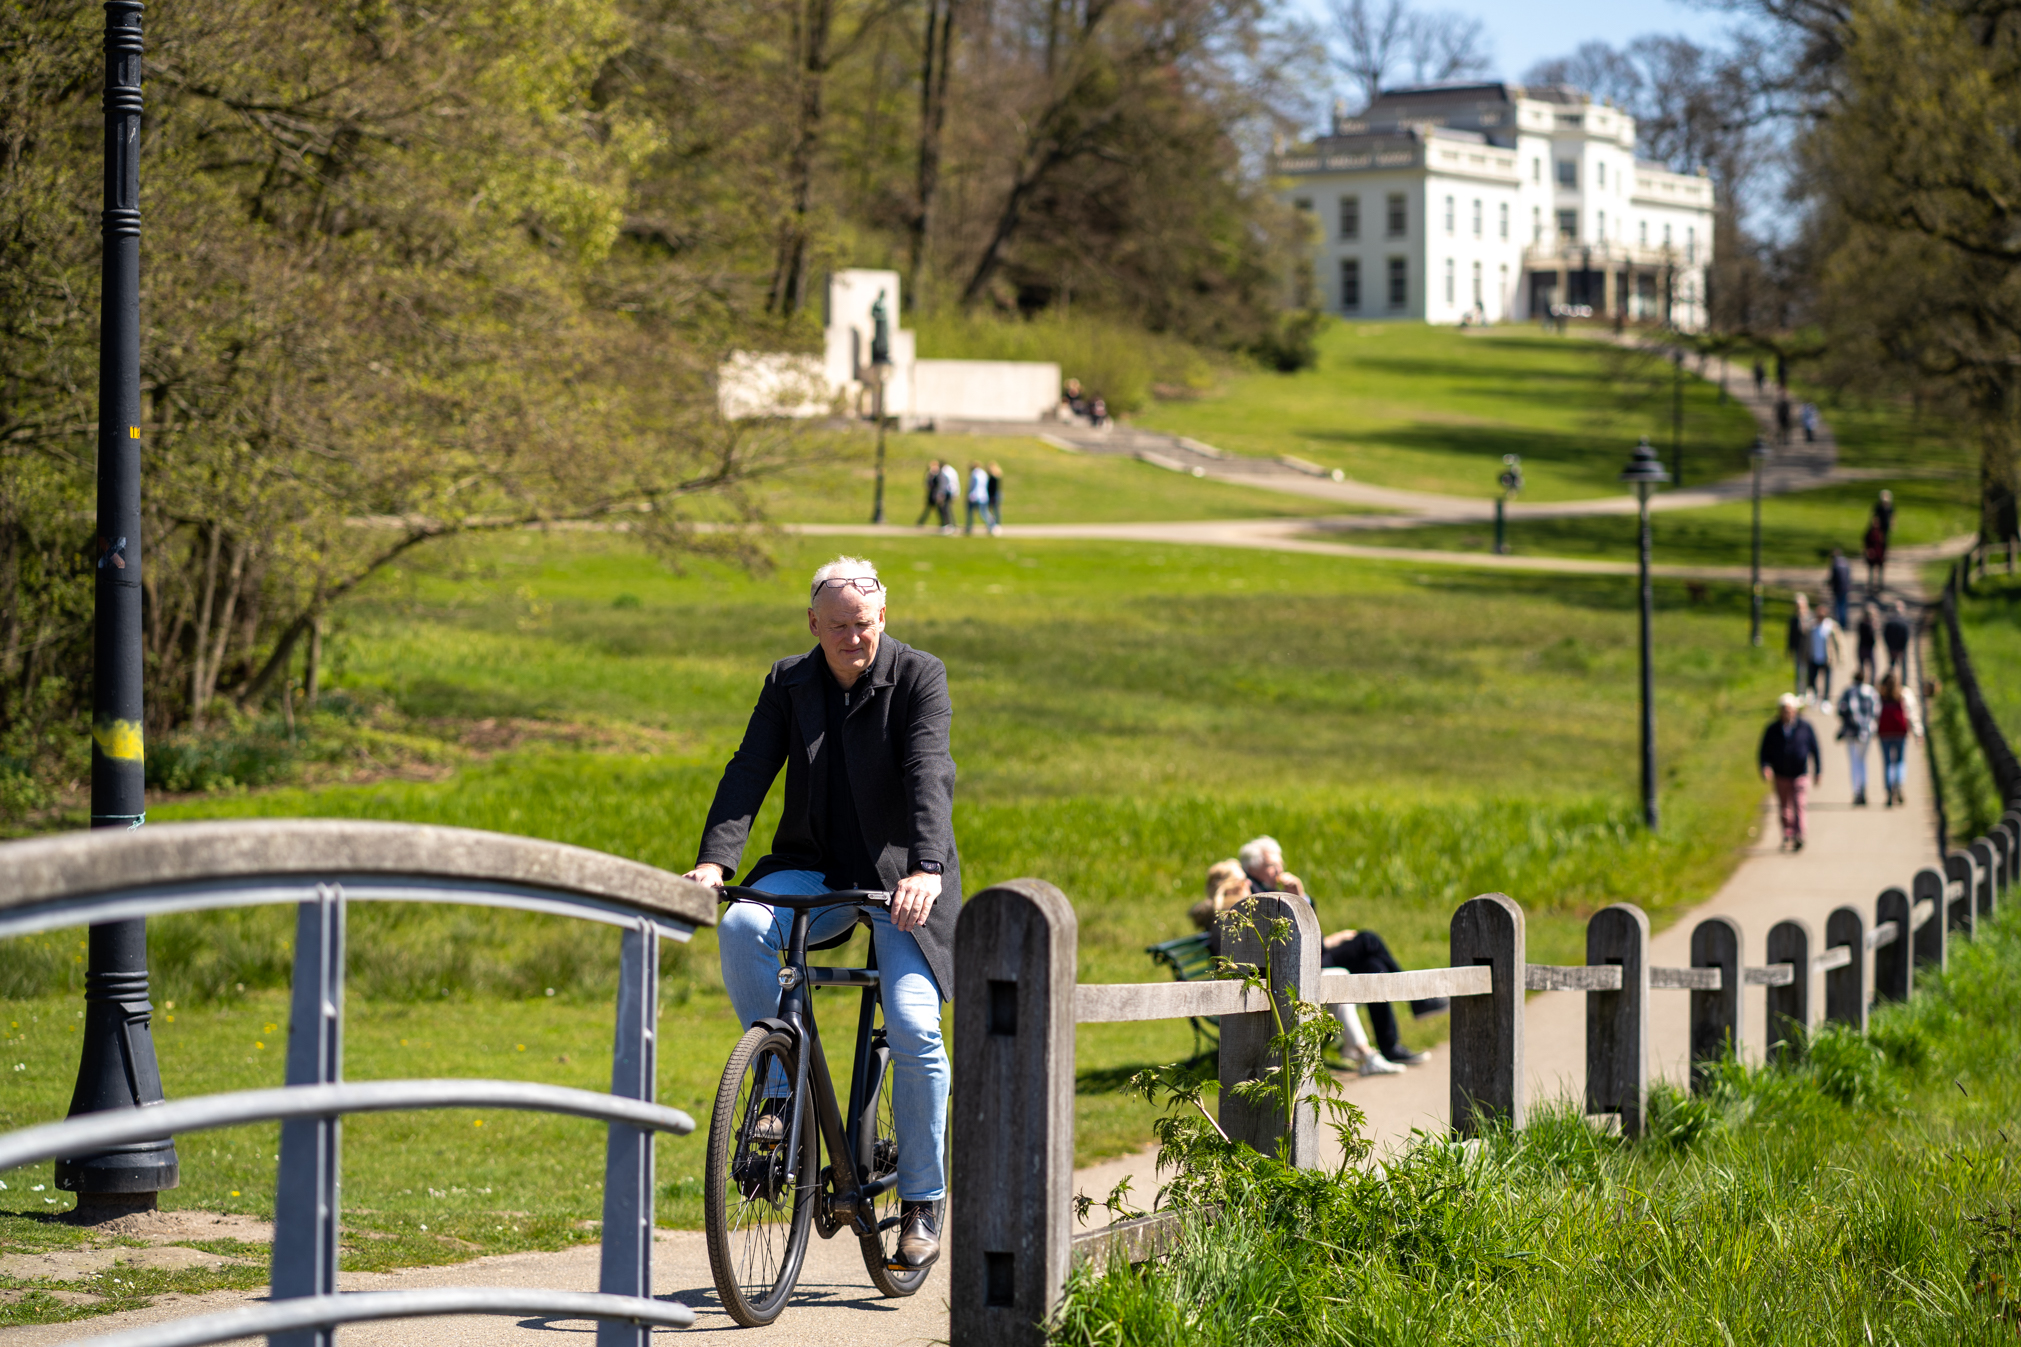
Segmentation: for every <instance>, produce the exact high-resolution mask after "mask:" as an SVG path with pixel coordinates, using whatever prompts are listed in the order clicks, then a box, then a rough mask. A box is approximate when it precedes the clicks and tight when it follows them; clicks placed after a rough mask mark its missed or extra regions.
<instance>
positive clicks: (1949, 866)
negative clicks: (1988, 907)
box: [1944, 851, 1979, 939]
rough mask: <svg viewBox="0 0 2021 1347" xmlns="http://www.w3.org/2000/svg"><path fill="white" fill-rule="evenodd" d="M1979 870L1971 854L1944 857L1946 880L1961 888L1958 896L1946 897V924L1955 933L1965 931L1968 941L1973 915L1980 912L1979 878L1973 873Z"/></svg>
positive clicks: (1961, 853) (1959, 853) (1964, 853)
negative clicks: (1978, 896)
mask: <svg viewBox="0 0 2021 1347" xmlns="http://www.w3.org/2000/svg"><path fill="white" fill-rule="evenodd" d="M1978 868H1979V867H1978V866H1977V865H1976V864H1974V863H1973V860H1972V856H1971V853H1970V852H1965V851H1953V852H1949V853H1947V854H1946V855H1945V857H1944V878H1945V879H1948V880H1950V881H1951V882H1952V883H1954V884H1956V885H1958V886H1959V891H1958V894H1957V896H1955V897H1953V896H1951V895H1949V894H1946V896H1945V901H1944V913H1945V919H1944V924H1945V926H1947V927H1948V928H1949V929H1951V930H1953V931H1963V932H1964V933H1965V935H1966V937H1967V938H1968V939H1969V938H1970V937H1971V934H1972V920H1973V915H1974V914H1975V913H1976V912H1977V910H1978V902H1977V893H1978V888H1979V877H1978V876H1977V875H1976V874H1974V873H1973V871H1975V870H1977V869H1978Z"/></svg>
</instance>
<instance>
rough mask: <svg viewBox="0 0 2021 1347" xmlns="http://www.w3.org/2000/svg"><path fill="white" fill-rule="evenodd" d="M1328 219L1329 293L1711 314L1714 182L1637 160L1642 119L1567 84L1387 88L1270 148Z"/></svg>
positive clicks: (1518, 313) (1295, 190)
mask: <svg viewBox="0 0 2021 1347" xmlns="http://www.w3.org/2000/svg"><path fill="white" fill-rule="evenodd" d="M1271 169H1272V171H1273V172H1274V173H1275V174H1276V176H1277V181H1278V185H1279V191H1280V194H1281V195H1282V196H1283V198H1284V199H1285V200H1287V201H1289V202H1291V203H1292V204H1293V205H1295V206H1297V207H1298V208H1299V209H1300V210H1304V211H1309V212H1311V213H1313V215H1314V217H1315V223H1316V224H1317V226H1318V228H1317V230H1316V231H1315V233H1316V242H1315V245H1314V248H1315V252H1314V260H1315V274H1316V276H1317V278H1318V282H1319V288H1320V292H1321V294H1322V296H1323V297H1324V305H1325V307H1326V308H1328V309H1330V310H1332V311H1334V312H1336V313H1341V314H1348V315H1354V316H1359V317H1365V318H1414V319H1421V320H1423V321H1425V322H1432V323H1457V322H1460V321H1461V320H1462V319H1465V318H1468V317H1469V316H1471V317H1472V318H1473V320H1474V321H1477V322H1480V321H1485V322H1497V321H1500V320H1503V319H1521V318H1528V317H1536V316H1538V315H1541V314H1544V313H1548V312H1549V311H1550V309H1551V307H1552V306H1553V305H1556V304H1569V305H1587V306H1590V308H1591V309H1592V311H1593V313H1594V314H1596V315H1602V316H1607V317H1613V316H1615V315H1625V316H1626V317H1628V318H1639V319H1650V320H1654V321H1660V322H1666V323H1670V324H1674V325H1675V326H1677V327H1681V328H1685V329H1695V328H1698V327H1702V326H1703V325H1704V323H1705V271H1706V263H1707V262H1708V261H1709V260H1710V258H1711V254H1712V204H1713V203H1712V182H1711V180H1710V179H1708V178H1706V177H1704V176H1703V175H1702V174H1700V175H1687V174H1681V173H1672V172H1670V171H1668V170H1667V169H1664V168H1663V167H1661V166H1660V165H1657V164H1652V163H1647V162H1644V161H1639V160H1637V159H1636V158H1635V119H1634V118H1633V117H1630V116H1628V115H1626V114H1625V113H1623V112H1621V111H1619V110H1618V109H1616V108H1613V107H1611V106H1609V105H1608V104H1605V103H1596V102H1594V101H1593V100H1592V98H1591V97H1589V96H1588V95H1586V94H1585V93H1583V92H1581V91H1579V90H1577V89H1572V88H1568V87H1564V86H1549V87H1537V88H1525V87H1523V86H1521V85H1514V84H1467V85H1442V86H1435V87H1428V88H1415V89H1396V90H1391V91H1388V92H1385V93H1384V94H1383V95H1382V96H1381V97H1380V98H1378V99H1376V101H1375V102H1374V103H1373V104H1372V105H1371V106H1370V107H1369V109H1368V111H1366V112H1364V113H1363V114H1361V115H1360V116H1359V117H1354V118H1347V117H1344V116H1338V115H1337V116H1336V117H1335V119H1334V125H1333V134H1332V135H1329V136H1322V137H1320V138H1319V139H1317V140H1316V141H1314V142H1313V143H1311V144H1309V145H1303V146H1298V147H1296V148H1293V149H1289V150H1285V151H1283V152H1281V153H1279V154H1277V155H1276V156H1274V157H1273V159H1272V161H1271Z"/></svg>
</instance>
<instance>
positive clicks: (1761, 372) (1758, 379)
mask: <svg viewBox="0 0 2021 1347" xmlns="http://www.w3.org/2000/svg"><path fill="white" fill-rule="evenodd" d="M1767 383H1768V371H1767V370H1766V369H1764V368H1762V364H1761V362H1760V361H1759V360H1757V361H1755V362H1754V395H1755V396H1756V397H1762V396H1764V395H1765V394H1766V393H1767V389H1766V388H1765V387H1764V385H1766V384H1767Z"/></svg>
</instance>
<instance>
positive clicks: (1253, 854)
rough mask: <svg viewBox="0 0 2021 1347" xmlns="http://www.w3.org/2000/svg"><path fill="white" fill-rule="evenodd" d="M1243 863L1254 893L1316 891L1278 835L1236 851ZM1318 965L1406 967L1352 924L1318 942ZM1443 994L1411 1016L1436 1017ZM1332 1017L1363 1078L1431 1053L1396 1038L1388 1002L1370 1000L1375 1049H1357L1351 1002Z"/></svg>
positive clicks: (1369, 969) (1416, 1005) (1376, 969)
mask: <svg viewBox="0 0 2021 1347" xmlns="http://www.w3.org/2000/svg"><path fill="white" fill-rule="evenodd" d="M1236 858H1237V859H1238V860H1239V861H1240V862H1241V863H1242V870H1243V873H1244V874H1245V875H1246V876H1247V877H1248V880H1249V887H1250V889H1251V890H1252V891H1253V892H1256V893H1289V894H1295V895H1296V896H1298V897H1300V898H1303V899H1305V901H1306V902H1307V903H1311V902H1312V895H1311V894H1309V893H1307V892H1306V891H1305V884H1304V882H1303V881H1301V880H1300V879H1299V878H1298V876H1297V875H1294V874H1291V873H1289V872H1287V871H1286V870H1285V868H1284V848H1283V847H1281V846H1279V845H1278V844H1277V839H1276V838H1274V837H1258V838H1255V839H1253V840H1251V841H1248V842H1245V843H1243V845H1242V849H1241V850H1240V851H1238V852H1237V853H1236ZM1319 949H1320V954H1319V963H1320V966H1321V967H1322V968H1345V969H1346V970H1347V971H1348V972H1350V973H1401V972H1402V971H1403V965H1402V964H1399V963H1398V962H1397V961H1396V956H1395V955H1393V954H1391V953H1390V952H1389V946H1388V945H1386V944H1384V943H1383V938H1382V937H1381V936H1379V935H1377V934H1376V933H1375V932H1374V931H1357V930H1354V929H1352V928H1350V929H1348V930H1344V931H1335V932H1334V933H1333V934H1332V935H1329V936H1327V937H1326V938H1325V939H1324V940H1322V941H1321V942H1320V946H1319ZM1447 1005H1448V1002H1447V1001H1446V998H1445V997H1443V996H1435V997H1428V998H1427V999H1425V1000H1422V1001H1413V1002H1411V1007H1410V1008H1411V1014H1412V1015H1414V1016H1415V1017H1417V1018H1418V1019H1423V1018H1424V1017H1425V1016H1427V1015H1436V1014H1439V1013H1440V1012H1441V1011H1443V1010H1445V1009H1446V1008H1447ZM1327 1009H1328V1010H1330V1011H1332V1012H1333V1017H1334V1018H1335V1019H1337V1020H1339V1021H1340V1023H1341V1050H1340V1055H1341V1056H1343V1057H1346V1058H1348V1059H1350V1060H1357V1059H1358V1060H1359V1062H1360V1065H1361V1074H1363V1075H1364V1076H1377V1075H1387V1074H1389V1073H1390V1072H1392V1071H1395V1070H1396V1069H1397V1068H1399V1067H1405V1066H1415V1065H1417V1064H1418V1063H1420V1062H1423V1061H1426V1060H1428V1059H1429V1058H1430V1057H1431V1054H1430V1053H1428V1052H1414V1051H1412V1050H1411V1049H1409V1048H1407V1047H1405V1046H1404V1045H1403V1043H1402V1041H1401V1040H1400V1039H1399V1038H1398V1036H1397V1027H1396V1012H1395V1011H1394V1010H1392V1009H1391V1008H1390V1005H1389V1002H1387V1001H1374V1002H1371V1003H1369V1007H1368V1022H1369V1024H1370V1025H1371V1026H1373V1027H1374V1029H1375V1042H1376V1051H1374V1052H1366V1051H1363V1052H1360V1053H1359V1054H1357V1053H1356V1051H1355V1048H1356V1046H1357V1043H1356V1040H1360V1042H1361V1043H1362V1044H1365V1043H1366V1041H1367V1040H1366V1039H1363V1038H1362V1036H1361V1034H1360V1032H1359V1031H1360V1028H1361V1025H1360V1023H1359V1022H1358V1021H1357V1022H1355V1023H1354V1027H1353V1028H1352V1029H1350V1028H1349V1027H1348V1025H1349V1022H1350V1021H1355V1014H1354V1007H1353V1006H1352V1005H1348V1004H1341V1005H1337V1006H1328V1007H1327Z"/></svg>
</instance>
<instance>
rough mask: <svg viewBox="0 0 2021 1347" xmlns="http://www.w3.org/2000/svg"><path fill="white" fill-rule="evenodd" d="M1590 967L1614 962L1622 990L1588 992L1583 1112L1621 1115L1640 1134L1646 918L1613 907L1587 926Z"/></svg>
mask: <svg viewBox="0 0 2021 1347" xmlns="http://www.w3.org/2000/svg"><path fill="white" fill-rule="evenodd" d="M1586 962H1587V964H1588V965H1594V966H1597V965H1601V964H1616V965H1618V966H1619V967H1620V969H1621V990H1620V991H1618V992H1587V993H1586V1111H1587V1112H1588V1113H1618V1114H1620V1115H1621V1135H1623V1136H1628V1137H1633V1136H1640V1135H1642V1121H1643V1117H1644V1115H1645V1113H1646V1112H1647V1111H1648V1106H1649V918H1648V917H1646V916H1644V915H1643V913H1642V909H1641V908H1639V907H1637V906H1635V905H1634V904H1633V903H1615V904H1614V905H1613V906H1611V907H1603V908H1601V909H1600V910H1599V911H1598V912H1595V913H1594V914H1593V916H1592V918H1591V919H1590V920H1589V921H1587V923H1586Z"/></svg>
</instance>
